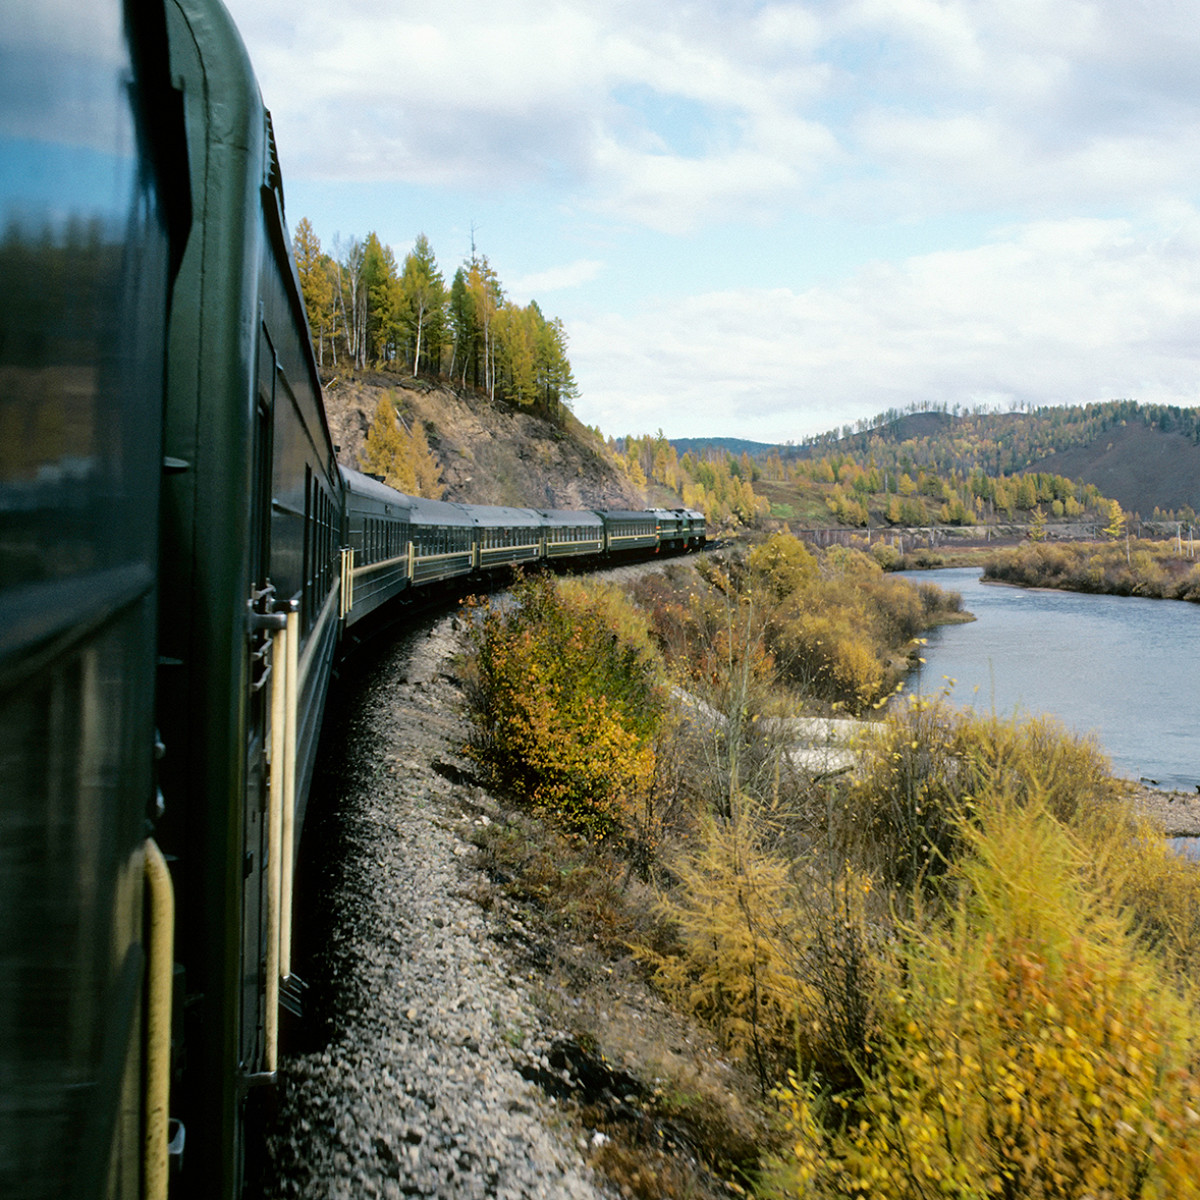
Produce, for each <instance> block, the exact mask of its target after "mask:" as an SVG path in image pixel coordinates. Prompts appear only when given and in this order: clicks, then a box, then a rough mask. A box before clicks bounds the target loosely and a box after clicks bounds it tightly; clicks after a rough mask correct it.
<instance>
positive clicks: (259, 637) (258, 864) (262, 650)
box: [239, 326, 279, 1079]
mask: <svg viewBox="0 0 1200 1200" xmlns="http://www.w3.org/2000/svg"><path fill="white" fill-rule="evenodd" d="M275 375H276V360H275V350H274V347H273V346H272V344H271V339H270V336H269V335H268V333H267V330H266V328H265V326H260V330H259V339H258V373H257V384H256V388H255V401H254V416H253V422H254V429H253V450H252V453H253V460H252V477H251V481H250V488H251V493H250V596H249V601H248V603H249V606H250V621H249V655H250V672H249V678H250V696H249V703H248V706H247V721H246V743H247V744H246V796H245V804H244V807H243V813H242V827H243V839H244V840H243V884H242V889H243V890H242V984H241V1032H240V1044H239V1058H240V1062H241V1069H242V1072H243V1075H244V1076H246V1077H249V1078H251V1079H252V1078H253V1077H254V1076H256V1075H261V1074H264V1073H265V1072H266V1071H268V1070H269V1069H270V1068H267V1067H266V1063H265V1053H266V1041H265V1039H266V1033H265V1024H266V1021H265V1013H264V1010H263V994H264V990H265V978H264V972H265V969H266V963H265V958H266V946H265V940H264V938H263V929H264V926H265V925H266V909H267V889H266V879H267V864H268V856H269V847H268V830H267V806H268V789H269V785H270V779H269V769H270V768H269V763H268V748H269V747H270V745H271V740H270V734H271V689H272V676H273V675H274V674H275V673H276V671H277V670H278V664H276V663H274V662H273V661H272V659H273V649H272V642H273V636H274V633H275V628H274V627H275V626H276V625H277V624H278V621H279V618H278V617H277V615H276V613H275V607H276V604H275V601H276V596H275V589H274V587H273V586H272V584H271V578H270V576H271V497H272V491H273V479H274V472H273V465H272V464H273V461H274V445H273V442H274V436H273V431H274V427H275ZM272 1066H273V1064H272Z"/></svg>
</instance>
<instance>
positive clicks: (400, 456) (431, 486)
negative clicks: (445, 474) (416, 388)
mask: <svg viewBox="0 0 1200 1200" xmlns="http://www.w3.org/2000/svg"><path fill="white" fill-rule="evenodd" d="M358 461H359V464H360V466H361V467H362V469H363V470H364V471H366V472H367V473H368V474H370V475H376V476H378V477H379V478H380V479H382V480H383V482H384V483H386V484H387V485H388V486H389V487H394V488H395V489H396V490H397V491H401V492H405V493H406V494H408V495H410V496H424V497H426V498H428V499H430V500H439V499H441V496H442V493H443V492H445V490H446V489H445V487H444V486H443V485H442V482H441V475H442V469H441V467H440V466H439V465H438V461H437V457H436V456H435V455H434V453H433V451H432V450H431V449H430V448H429V440H428V438H427V437H426V436H425V429H424V426H423V425H422V423H421V422H420V421H419V420H416V419H414V420H413V421H412V428H411V430H410V429H408V428H407V427H406V426H405V424H404V422H403V421H402V420H401V418H400V414H399V411H398V410H397V407H396V401H395V399H394V398H393V397H392V395H391V394H390V393H389V394H388V395H387V396H384V397H383V398H382V399H380V401H379V403H378V405H376V407H375V419H374V420H373V421H372V423H371V428H370V429H369V430H368V431H367V443H366V446H365V447H364V448H363V451H362V453H361V454H360V455H359V459H358Z"/></svg>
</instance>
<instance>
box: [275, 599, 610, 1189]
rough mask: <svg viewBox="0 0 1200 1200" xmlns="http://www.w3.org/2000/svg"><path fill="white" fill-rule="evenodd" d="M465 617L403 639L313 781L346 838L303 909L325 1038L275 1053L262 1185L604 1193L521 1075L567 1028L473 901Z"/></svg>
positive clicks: (328, 831) (479, 818) (326, 833)
mask: <svg viewBox="0 0 1200 1200" xmlns="http://www.w3.org/2000/svg"><path fill="white" fill-rule="evenodd" d="M452 625H453V618H443V619H441V620H439V621H437V622H436V623H435V624H432V626H431V627H430V628H428V629H427V630H426V631H425V632H423V633H418V634H415V635H413V636H411V637H409V638H407V639H406V640H405V642H404V643H403V644H402V645H401V646H399V647H398V648H396V649H395V650H393V651H391V652H390V653H389V654H388V655H387V658H386V661H385V662H384V663H383V664H381V666H380V667H379V668H377V669H376V671H375V674H374V678H373V679H372V680H371V681H370V682H368V683H366V684H364V685H360V686H361V689H362V694H363V698H362V699H361V701H356V702H355V705H354V708H355V713H356V715H355V717H354V719H353V720H354V723H353V726H352V727H351V728H350V729H348V730H347V731H346V733H345V735H344V737H342V738H335V739H333V740H334V741H335V742H336V741H341V742H342V743H343V744H344V747H345V748H344V751H343V753H342V754H341V755H338V754H336V753H335V754H334V755H333V759H334V761H333V762H331V763H330V764H329V765H327V766H326V767H325V777H324V780H323V782H321V783H320V786H319V790H318V792H317V793H316V797H317V799H316V805H321V804H324V805H328V806H330V808H331V809H332V811H331V812H329V813H325V814H322V815H321V816H320V817H318V819H317V821H316V826H315V828H313V829H312V830H311V831H310V833H306V836H312V835H315V836H317V837H319V838H321V839H323V840H327V841H332V842H336V843H339V844H337V845H336V853H334V854H331V855H329V856H328V858H329V860H330V862H332V863H335V864H336V866H335V867H334V869H335V870H336V872H337V874H336V877H332V878H327V879H325V880H324V881H323V882H319V883H316V884H315V886H314V889H313V892H314V895H315V898H316V904H317V905H318V906H319V907H320V909H322V910H323V914H324V916H322V914H321V913H318V914H315V915H312V916H311V918H310V919H312V920H313V921H315V922H316V923H317V924H318V925H319V924H320V922H321V921H322V919H324V920H325V921H327V922H328V929H327V931H325V932H324V933H323V934H320V933H318V932H316V931H314V934H313V935H312V936H310V939H309V940H310V941H312V942H319V943H320V944H321V946H322V947H323V949H322V950H321V952H320V954H319V957H318V958H317V959H316V961H315V962H313V963H312V964H311V966H310V970H311V971H312V972H313V974H314V976H315V979H314V983H315V985H316V986H314V987H313V988H312V993H313V1003H314V1004H315V1006H316V1008H317V1010H318V1016H319V1018H320V1022H321V1025H322V1027H323V1028H324V1030H325V1035H326V1036H324V1037H323V1038H321V1039H319V1040H320V1042H321V1044H320V1045H312V1046H310V1048H309V1049H308V1050H307V1052H305V1053H302V1054H297V1055H293V1056H288V1057H286V1058H285V1060H284V1062H283V1064H282V1066H281V1070H280V1079H281V1084H280V1089H279V1111H278V1113H277V1115H276V1118H275V1119H274V1121H273V1122H272V1123H271V1124H272V1128H271V1130H270V1131H269V1134H268V1138H267V1163H266V1164H265V1177H266V1182H265V1185H264V1188H263V1191H264V1193H265V1194H268V1195H276V1196H304V1197H312V1198H318V1197H320V1198H324V1197H330V1198H332V1197H356V1198H358V1197H364V1196H385V1197H399V1196H438V1197H453V1198H459V1197H462V1198H466V1197H479V1198H480V1200H482V1198H483V1197H496V1198H498V1200H516V1198H525V1197H555V1198H557V1197H564V1198H567V1197H569V1198H578V1200H594V1198H599V1197H602V1196H605V1195H609V1194H610V1193H606V1192H605V1191H604V1190H603V1185H602V1184H601V1183H600V1182H599V1181H597V1180H596V1179H595V1178H594V1177H593V1174H592V1172H591V1171H590V1170H589V1168H588V1167H587V1165H586V1163H585V1161H584V1146H581V1145H580V1144H579V1141H580V1138H579V1135H577V1134H575V1133H573V1132H572V1130H571V1128H570V1125H569V1122H568V1121H567V1120H566V1119H565V1117H564V1116H563V1114H562V1113H561V1112H559V1111H557V1110H556V1109H555V1107H554V1105H553V1103H552V1102H551V1101H549V1100H548V1099H547V1098H546V1096H545V1094H544V1092H543V1091H542V1090H541V1089H540V1088H538V1087H536V1086H534V1084H532V1083H529V1082H527V1081H526V1078H525V1077H524V1076H523V1075H522V1071H523V1070H524V1071H525V1072H526V1073H528V1074H531V1075H537V1074H539V1073H543V1074H544V1073H545V1072H548V1071H549V1070H550V1063H549V1057H548V1056H549V1055H550V1052H551V1045H552V1042H553V1039H554V1036H555V1031H554V1030H552V1029H549V1028H546V1027H545V1024H544V1018H543V1017H541V1016H540V1015H539V1014H538V1012H537V1011H536V1010H535V1008H534V1007H533V1005H532V1004H531V1003H530V1002H529V1001H528V999H527V997H526V995H525V994H524V993H523V989H522V980H521V979H520V978H519V977H518V976H516V975H514V974H512V973H511V969H510V968H509V967H507V966H506V964H505V956H504V955H503V954H502V953H500V952H499V950H498V948H497V946H496V944H495V941H494V931H493V930H492V929H491V928H490V926H489V921H490V920H492V918H491V917H490V916H489V915H488V914H487V913H485V912H484V911H483V910H482V909H481V908H480V906H479V905H478V904H476V903H475V902H474V901H473V900H472V899H471V898H470V896H469V892H470V889H471V887H472V877H475V878H477V875H476V872H475V871H474V870H473V869H472V868H470V867H468V865H467V862H468V860H469V858H470V847H469V846H468V844H467V843H466V841H465V840H464V837H465V836H466V835H467V834H468V833H469V830H470V827H471V825H472V824H473V823H474V822H483V821H487V820H488V819H489V818H488V817H487V816H486V809H487V807H488V805H487V801H486V797H484V796H482V794H481V793H480V791H479V789H478V788H477V787H474V786H473V785H471V784H470V783H468V782H465V779H466V772H467V770H468V764H467V763H466V762H465V761H463V760H462V759H460V758H459V756H458V752H457V748H458V747H459V746H460V745H461V744H462V743H463V741H464V740H465V736H466V727H465V724H464V723H463V721H462V718H461V717H460V715H459V713H458V704H459V701H460V695H459V693H458V690H457V687H456V685H455V682H454V680H453V678H452V677H451V676H450V675H449V674H448V673H447V672H448V671H449V670H450V669H451V668H450V666H449V663H450V657H451V655H452V654H453V651H454V647H455V641H454V634H453V629H452ZM339 759H340V761H339ZM333 779H336V785H337V786H336V788H333V787H331V780H333ZM322 793H324V794H322ZM314 816H316V814H315V813H314ZM460 835H461V836H460ZM585 1145H586V1140H585Z"/></svg>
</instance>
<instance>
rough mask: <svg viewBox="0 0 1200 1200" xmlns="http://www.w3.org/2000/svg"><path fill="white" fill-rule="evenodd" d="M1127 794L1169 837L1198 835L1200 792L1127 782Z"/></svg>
mask: <svg viewBox="0 0 1200 1200" xmlns="http://www.w3.org/2000/svg"><path fill="white" fill-rule="evenodd" d="M1126 786H1127V787H1128V789H1129V797H1130V799H1131V800H1132V801H1133V802H1134V804H1135V805H1136V806H1137V808H1138V809H1139V811H1141V812H1142V813H1144V814H1145V815H1146V816H1147V817H1148V818H1149V819H1150V820H1151V821H1153V822H1154V823H1155V824H1156V825H1161V826H1162V831H1163V833H1165V834H1166V835H1167V836H1168V837H1200V793H1197V792H1165V791H1161V790H1160V789H1158V788H1152V787H1146V786H1145V784H1141V783H1134V782H1132V781H1129V782H1128V783H1127V784H1126Z"/></svg>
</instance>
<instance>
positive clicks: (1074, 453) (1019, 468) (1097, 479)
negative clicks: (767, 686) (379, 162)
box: [672, 400, 1200, 518]
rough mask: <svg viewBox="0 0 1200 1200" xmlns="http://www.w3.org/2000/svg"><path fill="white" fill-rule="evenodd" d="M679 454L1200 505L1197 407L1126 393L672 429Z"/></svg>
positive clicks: (1148, 511)
mask: <svg viewBox="0 0 1200 1200" xmlns="http://www.w3.org/2000/svg"><path fill="white" fill-rule="evenodd" d="M672 445H674V446H675V447H676V449H677V450H678V451H679V453H680V454H682V453H683V452H684V451H685V450H688V449H690V450H691V451H692V453H693V454H695V453H703V452H704V451H705V450H706V449H718V450H725V451H728V452H729V453H730V454H733V455H734V456H735V457H737V456H740V455H741V454H742V453H743V452H745V453H748V454H749V455H750V457H751V458H754V459H756V460H758V461H760V462H765V461H766V460H767V459H768V458H769V457H771V456H772V455H774V454H778V455H779V456H780V457H781V458H782V459H783V460H784V461H785V462H787V461H789V460H791V459H813V458H816V459H819V458H821V457H824V456H831V457H832V456H838V455H850V456H852V457H853V458H855V459H856V460H857V461H859V462H861V463H865V462H866V461H868V460H870V459H872V458H873V459H874V460H875V461H876V462H877V463H878V464H879V465H880V466H881V467H885V466H886V467H895V468H897V469H900V470H915V469H917V468H924V469H933V470H936V471H937V472H939V473H941V474H949V473H950V472H959V473H961V474H966V473H969V472H970V471H972V470H976V469H978V470H982V471H985V472H986V473H988V474H992V475H999V474H1002V473H1003V474H1005V475H1015V474H1019V473H1022V472H1027V471H1042V472H1052V473H1054V474H1057V475H1062V476H1065V477H1066V478H1069V479H1076V480H1082V481H1083V482H1084V483H1090V484H1094V485H1095V486H1096V487H1098V488H1099V489H1100V491H1101V492H1102V493H1103V494H1104V495H1105V496H1110V497H1112V498H1114V499H1116V500H1118V501H1119V502H1120V504H1121V507H1122V508H1123V509H1125V510H1126V511H1127V512H1130V513H1139V514H1140V515H1141V516H1142V517H1143V518H1149V517H1150V516H1151V515H1152V514H1153V511H1154V509H1155V508H1159V509H1161V510H1163V511H1167V510H1172V511H1175V512H1180V511H1183V510H1188V509H1190V510H1191V511H1192V512H1193V513H1196V512H1200V408H1178V407H1174V406H1167V405H1146V404H1140V403H1138V402H1137V401H1133V400H1110V401H1106V402H1103V403H1098V404H1087V405H1075V406H1065V407H1043V408H1038V409H1034V410H1032V411H1030V412H990V411H982V412H952V411H949V410H947V409H945V408H931V409H926V410H915V411H909V412H896V411H893V412H889V413H885V414H882V415H881V416H880V417H877V418H876V419H875V420H874V421H872V422H860V423H859V424H858V426H856V427H854V428H853V430H851V429H850V427H844V428H843V429H842V430H840V431H839V430H832V431H830V432H829V433H826V434H822V435H819V436H817V437H814V438H810V439H807V440H805V441H804V442H802V443H799V444H794V445H766V444H764V443H762V442H753V441H748V440H745V439H739V438H679V439H673V440H672Z"/></svg>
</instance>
